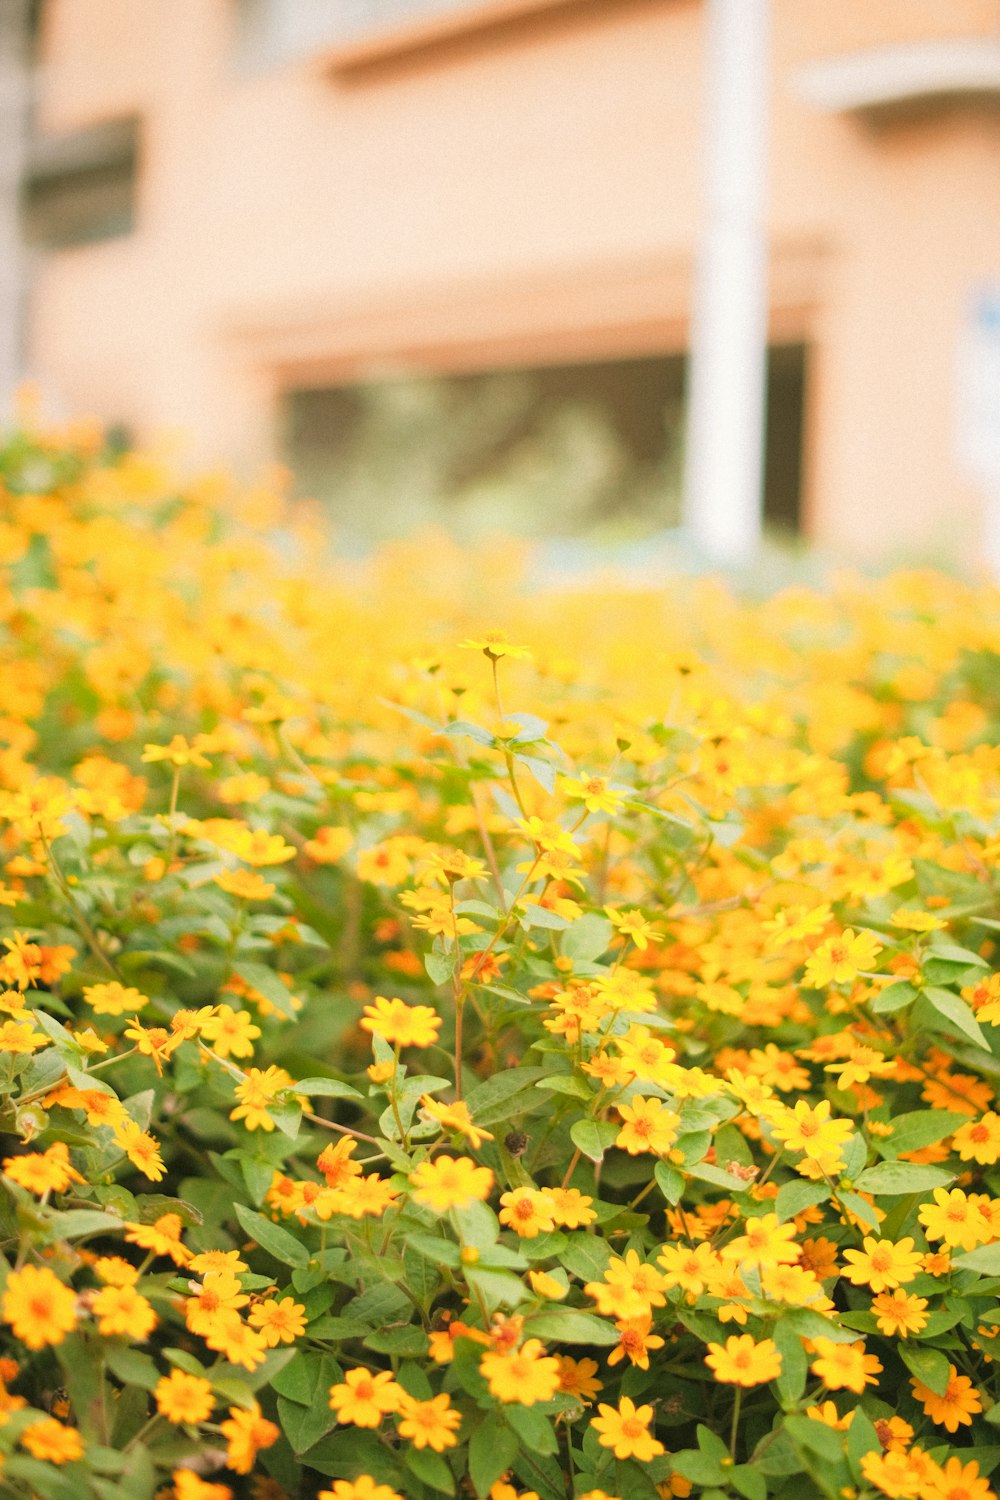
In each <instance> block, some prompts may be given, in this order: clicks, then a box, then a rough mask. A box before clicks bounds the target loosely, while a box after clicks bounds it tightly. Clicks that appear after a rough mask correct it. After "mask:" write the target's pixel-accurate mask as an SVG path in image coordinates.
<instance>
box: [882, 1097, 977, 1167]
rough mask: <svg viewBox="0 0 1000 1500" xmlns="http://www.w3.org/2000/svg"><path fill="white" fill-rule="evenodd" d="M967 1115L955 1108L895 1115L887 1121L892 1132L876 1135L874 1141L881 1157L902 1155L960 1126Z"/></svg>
mask: <svg viewBox="0 0 1000 1500" xmlns="http://www.w3.org/2000/svg"><path fill="white" fill-rule="evenodd" d="M968 1118H969V1117H968V1115H961V1114H959V1113H958V1112H957V1110H951V1109H915V1110H914V1111H913V1112H912V1113H911V1114H907V1115H896V1116H895V1117H894V1118H893V1119H892V1120H890V1122H889V1123H890V1124H891V1126H892V1135H889V1136H879V1137H878V1139H877V1140H876V1142H875V1144H876V1146H877V1148H878V1150H879V1151H880V1152H881V1154H882V1155H883V1156H888V1157H896V1156H904V1155H905V1154H906V1153H907V1152H909V1151H919V1150H921V1148H922V1147H924V1146H933V1145H934V1143H935V1142H936V1141H940V1140H943V1139H944V1137H945V1136H946V1135H951V1133H952V1131H953V1130H957V1129H958V1127H959V1126H960V1125H964V1124H965V1122H966V1121H967V1120H968Z"/></svg>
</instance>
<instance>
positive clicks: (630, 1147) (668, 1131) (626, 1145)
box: [615, 1095, 681, 1156]
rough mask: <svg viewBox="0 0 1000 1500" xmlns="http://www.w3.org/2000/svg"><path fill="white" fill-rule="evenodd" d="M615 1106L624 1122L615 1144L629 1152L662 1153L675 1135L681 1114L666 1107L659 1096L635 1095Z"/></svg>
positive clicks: (670, 1144)
mask: <svg viewBox="0 0 1000 1500" xmlns="http://www.w3.org/2000/svg"><path fill="white" fill-rule="evenodd" d="M615 1108H616V1109H617V1110H618V1113H619V1114H620V1115H621V1117H622V1119H623V1120H624V1122H625V1123H624V1124H623V1126H622V1128H621V1130H620V1131H619V1132H618V1135H617V1137H616V1139H615V1145H616V1146H617V1147H618V1148H619V1150H621V1151H627V1152H628V1154H629V1155H630V1156H638V1155H640V1154H641V1153H642V1152H644V1151H649V1152H651V1153H652V1154H653V1155H655V1156H664V1155H665V1154H666V1153H667V1152H668V1151H669V1150H670V1148H671V1146H672V1145H673V1144H674V1141H675V1140H676V1139H677V1135H678V1132H679V1130H680V1125H681V1117H680V1115H676V1114H674V1112H673V1111H672V1110H669V1109H667V1108H666V1106H665V1105H664V1103H663V1100H662V1099H642V1098H640V1097H639V1096H638V1095H637V1096H636V1097H635V1098H634V1099H633V1100H632V1103H631V1104H618V1105H616V1106H615Z"/></svg>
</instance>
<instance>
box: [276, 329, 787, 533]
mask: <svg viewBox="0 0 1000 1500" xmlns="http://www.w3.org/2000/svg"><path fill="white" fill-rule="evenodd" d="M768 363H769V380H768V434H767V459H766V483H765V521H766V523H767V524H768V525H769V526H770V527H771V528H772V529H780V530H781V531H783V532H784V533H785V534H789V533H792V534H794V533H795V532H797V531H798V529H799V526H800V510H801V506H800V494H801V469H802V464H801V447H802V398H803V389H804V368H805V362H804V351H803V350H802V349H801V347H799V346H795V347H788V348H784V347H782V348H776V349H772V350H771V351H770V358H769V362H768ZM684 370H685V361H684V359H683V358H682V357H681V356H679V355H678V356H661V357H657V358H646V359H630V360H614V361H607V362H600V363H598V362H595V363H592V364H591V363H588V364H573V365H553V366H543V367H537V366H536V367H534V368H527V369H519V370H504V371H489V372H484V373H479V374H471V375H449V376H418V377H408V378H399V379H391V380H381V381H373V382H370V383H366V384H359V385H352V386H339V387H324V388H319V389H300V390H293V391H290V392H288V393H287V395H286V397H285V403H284V428H285V431H284V439H285V441H284V448H285V456H286V459H287V461H288V463H289V465H290V466H291V468H292V470H293V472H294V473H295V474H296V477H297V480H298V482H299V484H300V486H301V488H302V490H303V492H304V493H308V494H310V495H314V496H316V497H317V498H318V499H320V500H322V501H323V502H324V503H325V504H326V505H327V506H328V508H329V510H330V513H331V517H332V520H333V522H334V525H335V526H336V527H337V529H338V531H339V532H340V534H341V535H342V536H343V537H344V539H345V541H356V542H362V543H366V542H370V541H374V540H378V539H380V538H383V537H386V536H399V535H402V534H405V533H407V532H410V531H413V530H417V529H420V528H421V527H425V526H435V525H444V526H446V527H448V528H449V529H450V530H451V531H452V532H454V533H455V534H456V535H457V536H459V537H460V538H461V539H463V540H473V539H475V538H476V537H477V536H483V535H488V534H489V533H491V532H494V533H495V532H497V531H507V532H512V533H515V534H519V535H522V536H530V537H546V536H555V537H558V536H574V535H575V536H583V537H590V538H592V539H594V540H595V541H599V540H608V541H615V540H623V541H625V540H628V539H630V538H638V537H641V536H648V535H651V534H653V533H655V532H657V531H662V530H665V529H667V528H670V527H673V526H676V525H677V524H678V522H679V519H680V475H681V467H682V440H683V391H684Z"/></svg>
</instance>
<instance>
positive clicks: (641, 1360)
mask: <svg viewBox="0 0 1000 1500" xmlns="http://www.w3.org/2000/svg"><path fill="white" fill-rule="evenodd" d="M615 1326H616V1327H617V1329H618V1346H617V1348H615V1349H612V1351H611V1353H610V1354H609V1355H608V1364H609V1365H617V1364H620V1363H621V1361H622V1360H623V1359H625V1358H627V1359H628V1362H629V1364H631V1365H638V1367H639V1369H640V1370H648V1369H649V1351H650V1349H662V1348H663V1340H662V1339H661V1338H660V1336H659V1334H658V1333H653V1332H651V1329H652V1326H653V1319H652V1317H651V1316H650V1315H649V1313H647V1314H646V1316H645V1317H644V1318H625V1319H621V1320H619V1322H618V1323H617V1324H616V1325H615Z"/></svg>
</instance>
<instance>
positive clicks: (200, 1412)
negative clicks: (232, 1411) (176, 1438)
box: [153, 1370, 215, 1426]
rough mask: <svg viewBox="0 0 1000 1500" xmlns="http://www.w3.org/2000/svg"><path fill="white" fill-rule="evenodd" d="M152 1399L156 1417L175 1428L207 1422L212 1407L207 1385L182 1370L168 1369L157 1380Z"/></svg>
mask: <svg viewBox="0 0 1000 1500" xmlns="http://www.w3.org/2000/svg"><path fill="white" fill-rule="evenodd" d="M153 1396H154V1398H155V1400H156V1409H157V1411H158V1412H159V1413H160V1415H161V1416H164V1417H166V1419H167V1421H168V1422H173V1423H174V1424H175V1425H177V1426H183V1425H185V1424H190V1425H191V1426H197V1424H198V1423H199V1422H207V1421H208V1419H209V1417H210V1416H211V1415H212V1411H213V1409H214V1407H215V1397H214V1396H213V1395H212V1386H211V1383H210V1382H209V1381H207V1380H203V1379H202V1377H201V1376H200V1375H188V1374H187V1373H186V1372H185V1371H184V1370H171V1372H170V1374H169V1375H164V1376H163V1377H162V1379H160V1380H158V1381H157V1383H156V1387H155V1389H154V1391H153Z"/></svg>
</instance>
